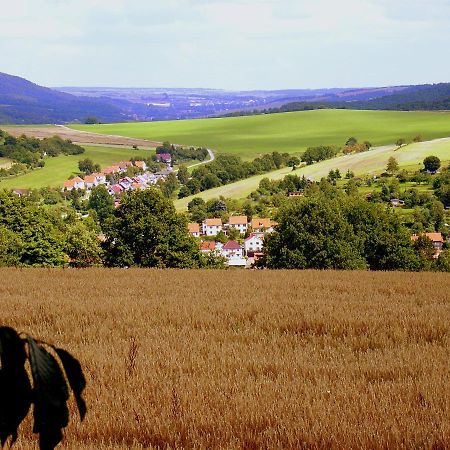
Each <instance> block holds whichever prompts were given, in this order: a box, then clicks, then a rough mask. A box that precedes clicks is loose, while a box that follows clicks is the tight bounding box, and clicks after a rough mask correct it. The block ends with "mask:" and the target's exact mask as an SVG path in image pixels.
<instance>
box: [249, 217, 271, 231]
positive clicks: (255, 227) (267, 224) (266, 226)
mask: <svg viewBox="0 0 450 450" xmlns="http://www.w3.org/2000/svg"><path fill="white" fill-rule="evenodd" d="M275 225H277V223H276V222H274V221H273V220H271V219H267V218H260V217H253V219H252V221H251V223H250V226H251V228H252V231H253V232H255V233H271V232H272V231H273V228H274V227H275Z"/></svg>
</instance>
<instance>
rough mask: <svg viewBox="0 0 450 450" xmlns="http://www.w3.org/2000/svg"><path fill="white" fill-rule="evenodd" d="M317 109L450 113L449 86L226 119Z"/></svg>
mask: <svg viewBox="0 0 450 450" xmlns="http://www.w3.org/2000/svg"><path fill="white" fill-rule="evenodd" d="M315 109H355V110H390V111H444V110H450V83H439V84H435V85H423V86H411V87H409V88H407V89H405V90H404V91H402V92H397V93H393V94H390V95H384V96H381V97H379V98H373V99H369V100H352V101H343V100H341V99H340V98H339V96H336V97H335V98H333V99H330V98H327V99H325V100H321V99H317V100H306V101H305V100H298V101H291V102H287V103H285V104H284V105H282V106H275V107H272V108H265V109H258V110H253V111H237V112H233V113H229V114H226V115H225V116H226V117H235V116H247V115H258V114H275V113H283V112H294V111H310V110H315Z"/></svg>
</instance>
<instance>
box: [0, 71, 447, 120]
mask: <svg viewBox="0 0 450 450" xmlns="http://www.w3.org/2000/svg"><path fill="white" fill-rule="evenodd" d="M324 108H331V109H372V110H377V109H380V110H381V109H387V110H399V111H403V110H450V83H441V84H435V85H418V86H385V87H365V88H329V89H284V90H272V91H224V90H220V89H190V88H179V89H174V88H111V87H84V88H83V87H78V88H77V87H65V88H54V89H50V88H46V87H42V86H39V85H37V84H34V83H32V82H30V81H27V80H25V79H23V78H20V77H17V76H12V75H8V74H5V73H0V123H4V124H39V123H68V122H69V123H77V122H84V120H85V119H86V118H87V117H89V116H95V117H97V118H98V119H99V120H100V121H101V122H102V123H110V122H128V121H149V122H150V121H161V120H173V119H192V118H205V117H217V116H224V115H225V116H240V115H254V114H255V115H258V114H267V113H276V112H287V111H303V110H311V109H324Z"/></svg>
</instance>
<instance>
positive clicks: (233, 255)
mask: <svg viewBox="0 0 450 450" xmlns="http://www.w3.org/2000/svg"><path fill="white" fill-rule="evenodd" d="M276 225H277V223H276V222H274V221H272V220H271V219H267V218H258V217H254V218H253V219H252V220H250V221H249V220H248V218H247V216H231V217H230V218H229V220H228V222H227V223H223V222H222V219H216V218H213V219H206V220H204V221H203V222H202V223H201V225H200V224H198V223H190V224H188V229H189V233H190V234H191V235H192V236H194V237H196V238H200V239H201V238H202V237H208V238H211V237H214V236H217V234H219V233H220V232H223V233H225V234H227V233H228V231H229V230H231V229H236V230H238V231H239V233H240V234H243V235H245V234H248V236H247V237H246V238H245V239H244V241H243V243H242V244H240V243H239V242H237V241H235V240H230V241H228V242H226V243H225V244H222V243H221V242H218V241H214V240H210V239H208V240H202V241H201V242H200V250H201V251H202V252H203V253H209V252H211V253H213V254H215V255H216V256H222V257H224V258H225V259H226V261H227V264H228V266H230V267H251V266H252V265H253V264H254V263H255V262H256V261H257V260H258V258H260V257H261V256H262V255H263V245H264V235H265V234H266V233H271V232H272V231H273V230H274V227H275V226H276Z"/></svg>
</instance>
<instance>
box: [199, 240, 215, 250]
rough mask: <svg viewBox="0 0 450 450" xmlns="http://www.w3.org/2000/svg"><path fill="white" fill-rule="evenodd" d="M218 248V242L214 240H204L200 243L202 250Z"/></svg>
mask: <svg viewBox="0 0 450 450" xmlns="http://www.w3.org/2000/svg"><path fill="white" fill-rule="evenodd" d="M215 249H216V243H215V242H214V241H203V242H202V243H201V244H200V250H211V251H213V250H215Z"/></svg>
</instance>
